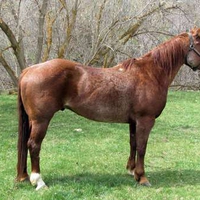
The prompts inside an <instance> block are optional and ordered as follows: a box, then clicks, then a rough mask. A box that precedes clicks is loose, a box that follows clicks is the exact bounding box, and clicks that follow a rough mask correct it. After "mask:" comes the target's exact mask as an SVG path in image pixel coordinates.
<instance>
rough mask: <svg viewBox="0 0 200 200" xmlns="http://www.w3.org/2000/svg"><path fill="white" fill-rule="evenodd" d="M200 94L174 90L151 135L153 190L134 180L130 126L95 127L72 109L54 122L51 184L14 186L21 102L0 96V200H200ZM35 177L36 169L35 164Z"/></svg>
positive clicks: (45, 152)
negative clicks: (130, 162)
mask: <svg viewBox="0 0 200 200" xmlns="http://www.w3.org/2000/svg"><path fill="white" fill-rule="evenodd" d="M199 101H200V92H172V91H171V92H170V93H169V95H168V102H167V106H166V108H165V110H164V111H163V113H162V115H161V116H160V117H159V118H158V119H157V121H156V124H155V126H154V128H153V130H152V132H151V135H150V138H149V142H148V148H147V154H146V158H145V161H146V162H145V163H146V164H145V168H146V174H147V176H148V178H149V180H150V182H151V184H152V187H151V188H146V187H141V186H138V185H137V184H136V182H135V181H134V180H133V178H132V177H131V176H129V175H127V172H126V169H125V166H126V162H127V158H128V154H129V141H128V139H129V135H128V126H127V125H126V124H106V123H97V122H92V121H89V120H87V119H84V118H82V117H80V116H78V115H75V114H74V113H72V112H70V111H64V112H58V113H57V114H56V115H55V117H54V118H53V120H52V121H51V124H50V127H49V129H48V133H47V135H46V137H45V139H44V142H43V145H42V150H41V171H42V176H43V178H44V180H45V182H46V183H47V185H48V186H49V189H47V190H41V191H38V192H36V191H35V190H34V187H33V186H31V185H30V184H28V183H15V182H14V178H15V175H16V153H17V152H16V143H17V112H16V96H7V95H1V96H0V158H1V159H0V194H1V195H0V199H2V200H4V199H5V200H12V199H13V200H18V199H20V200H29V199H30V200H35V199H47V200H54V199H55V200H57V199H58V200H60V199H69V200H71V199H86V200H94V199H105V200H114V199H117V200H118V199H119V200H120V199H121V200H122V199H123V200H124V199H137V200H143V199H144V200H147V199H148V200H149V199H152V200H155V199H156V200H157V199H161V200H163V199H167V200H168V199H170V200H171V199H172V200H175V199H178V200H181V199H182V200H183V199H184V200H185V199H188V200H191V199H199V198H200V166H199V163H200V146H199V144H200V115H199V110H200V102H199ZM28 163H29V171H30V161H28Z"/></svg>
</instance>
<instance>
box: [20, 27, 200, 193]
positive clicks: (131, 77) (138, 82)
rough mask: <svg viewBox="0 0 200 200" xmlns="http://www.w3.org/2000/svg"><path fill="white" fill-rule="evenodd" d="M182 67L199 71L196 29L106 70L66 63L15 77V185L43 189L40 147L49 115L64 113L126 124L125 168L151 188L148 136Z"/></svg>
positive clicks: (56, 62)
mask: <svg viewBox="0 0 200 200" xmlns="http://www.w3.org/2000/svg"><path fill="white" fill-rule="evenodd" d="M183 64H186V65H188V66H189V67H190V68H191V69H192V70H194V71H195V70H198V69H200V28H193V29H192V30H191V31H190V32H184V33H181V34H179V35H176V36H174V37H172V38H171V39H169V40H167V41H165V42H164V43H162V44H160V45H158V46H157V47H155V48H153V49H152V50H151V51H149V52H148V53H146V54H144V55H143V56H141V57H138V58H131V59H128V60H125V61H123V62H121V63H119V64H118V65H116V66H113V67H111V68H95V67H90V66H85V65H82V64H80V63H78V62H74V61H70V60H65V59H53V60H50V61H46V62H44V63H39V64H36V65H33V66H30V67H27V68H26V69H25V70H24V71H23V72H22V74H21V75H20V78H19V88H18V111H19V125H18V144H17V147H18V162H17V177H16V180H17V181H24V180H27V179H28V180H29V181H30V182H31V183H32V185H34V186H35V187H36V190H39V189H40V188H43V187H47V186H46V184H45V182H44V180H43V179H42V176H41V173H40V157H39V153H40V149H41V144H42V141H43V139H44V137H45V135H46V132H47V128H48V125H49V123H50V120H51V119H52V117H53V116H54V114H55V113H56V112H57V111H59V110H64V109H69V110H71V111H73V112H75V113H77V114H78V115H81V116H83V117H85V118H88V119H90V120H94V121H98V122H108V123H127V124H129V133H130V156H129V158H128V162H127V167H126V168H127V170H128V171H129V172H130V173H131V174H132V175H133V176H134V179H135V180H136V182H137V183H138V184H140V185H144V186H151V184H150V182H149V180H148V179H147V177H146V175H145V169H144V157H145V153H146V146H147V142H148V138H149V134H150V131H151V129H152V127H153V126H154V123H155V119H156V118H157V117H158V116H159V115H160V114H161V112H162V111H163V109H164V107H165V104H166V101H167V93H168V89H169V86H170V84H171V83H172V81H173V79H174V77H175V76H176V74H177V72H178V71H179V69H180V68H181V66H182V65H183ZM28 151H29V153H30V158H31V175H30V177H29V175H28V173H27V155H28Z"/></svg>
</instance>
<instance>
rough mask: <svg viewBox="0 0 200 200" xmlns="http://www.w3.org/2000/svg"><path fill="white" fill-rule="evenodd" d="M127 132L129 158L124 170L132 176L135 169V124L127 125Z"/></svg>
mask: <svg viewBox="0 0 200 200" xmlns="http://www.w3.org/2000/svg"><path fill="white" fill-rule="evenodd" d="M129 132H130V156H129V159H128V162H127V166H126V169H127V170H128V172H129V173H130V174H131V175H133V176H134V169H135V156H136V138H135V133H136V123H135V122H131V123H130V124H129Z"/></svg>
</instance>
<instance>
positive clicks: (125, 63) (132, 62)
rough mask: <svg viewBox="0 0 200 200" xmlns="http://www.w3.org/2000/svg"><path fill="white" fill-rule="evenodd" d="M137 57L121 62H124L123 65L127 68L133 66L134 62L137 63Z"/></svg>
mask: <svg viewBox="0 0 200 200" xmlns="http://www.w3.org/2000/svg"><path fill="white" fill-rule="evenodd" d="M136 60H137V59H136V58H130V59H127V60H125V61H123V62H122V63H121V64H122V67H123V68H124V69H125V70H127V69H129V68H130V67H132V65H133V64H135V62H136Z"/></svg>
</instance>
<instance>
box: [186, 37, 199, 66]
mask: <svg viewBox="0 0 200 200" xmlns="http://www.w3.org/2000/svg"><path fill="white" fill-rule="evenodd" d="M188 36H189V39H190V46H189V51H188V53H187V55H186V58H185V64H186V65H188V66H189V67H190V68H191V69H193V70H195V69H196V68H198V66H197V67H192V66H191V65H190V64H189V63H188V61H187V60H188V59H187V58H188V54H189V52H190V51H194V52H195V53H196V54H197V55H198V56H199V57H200V52H199V51H198V50H197V49H195V46H194V40H193V37H192V34H191V33H188Z"/></svg>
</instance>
